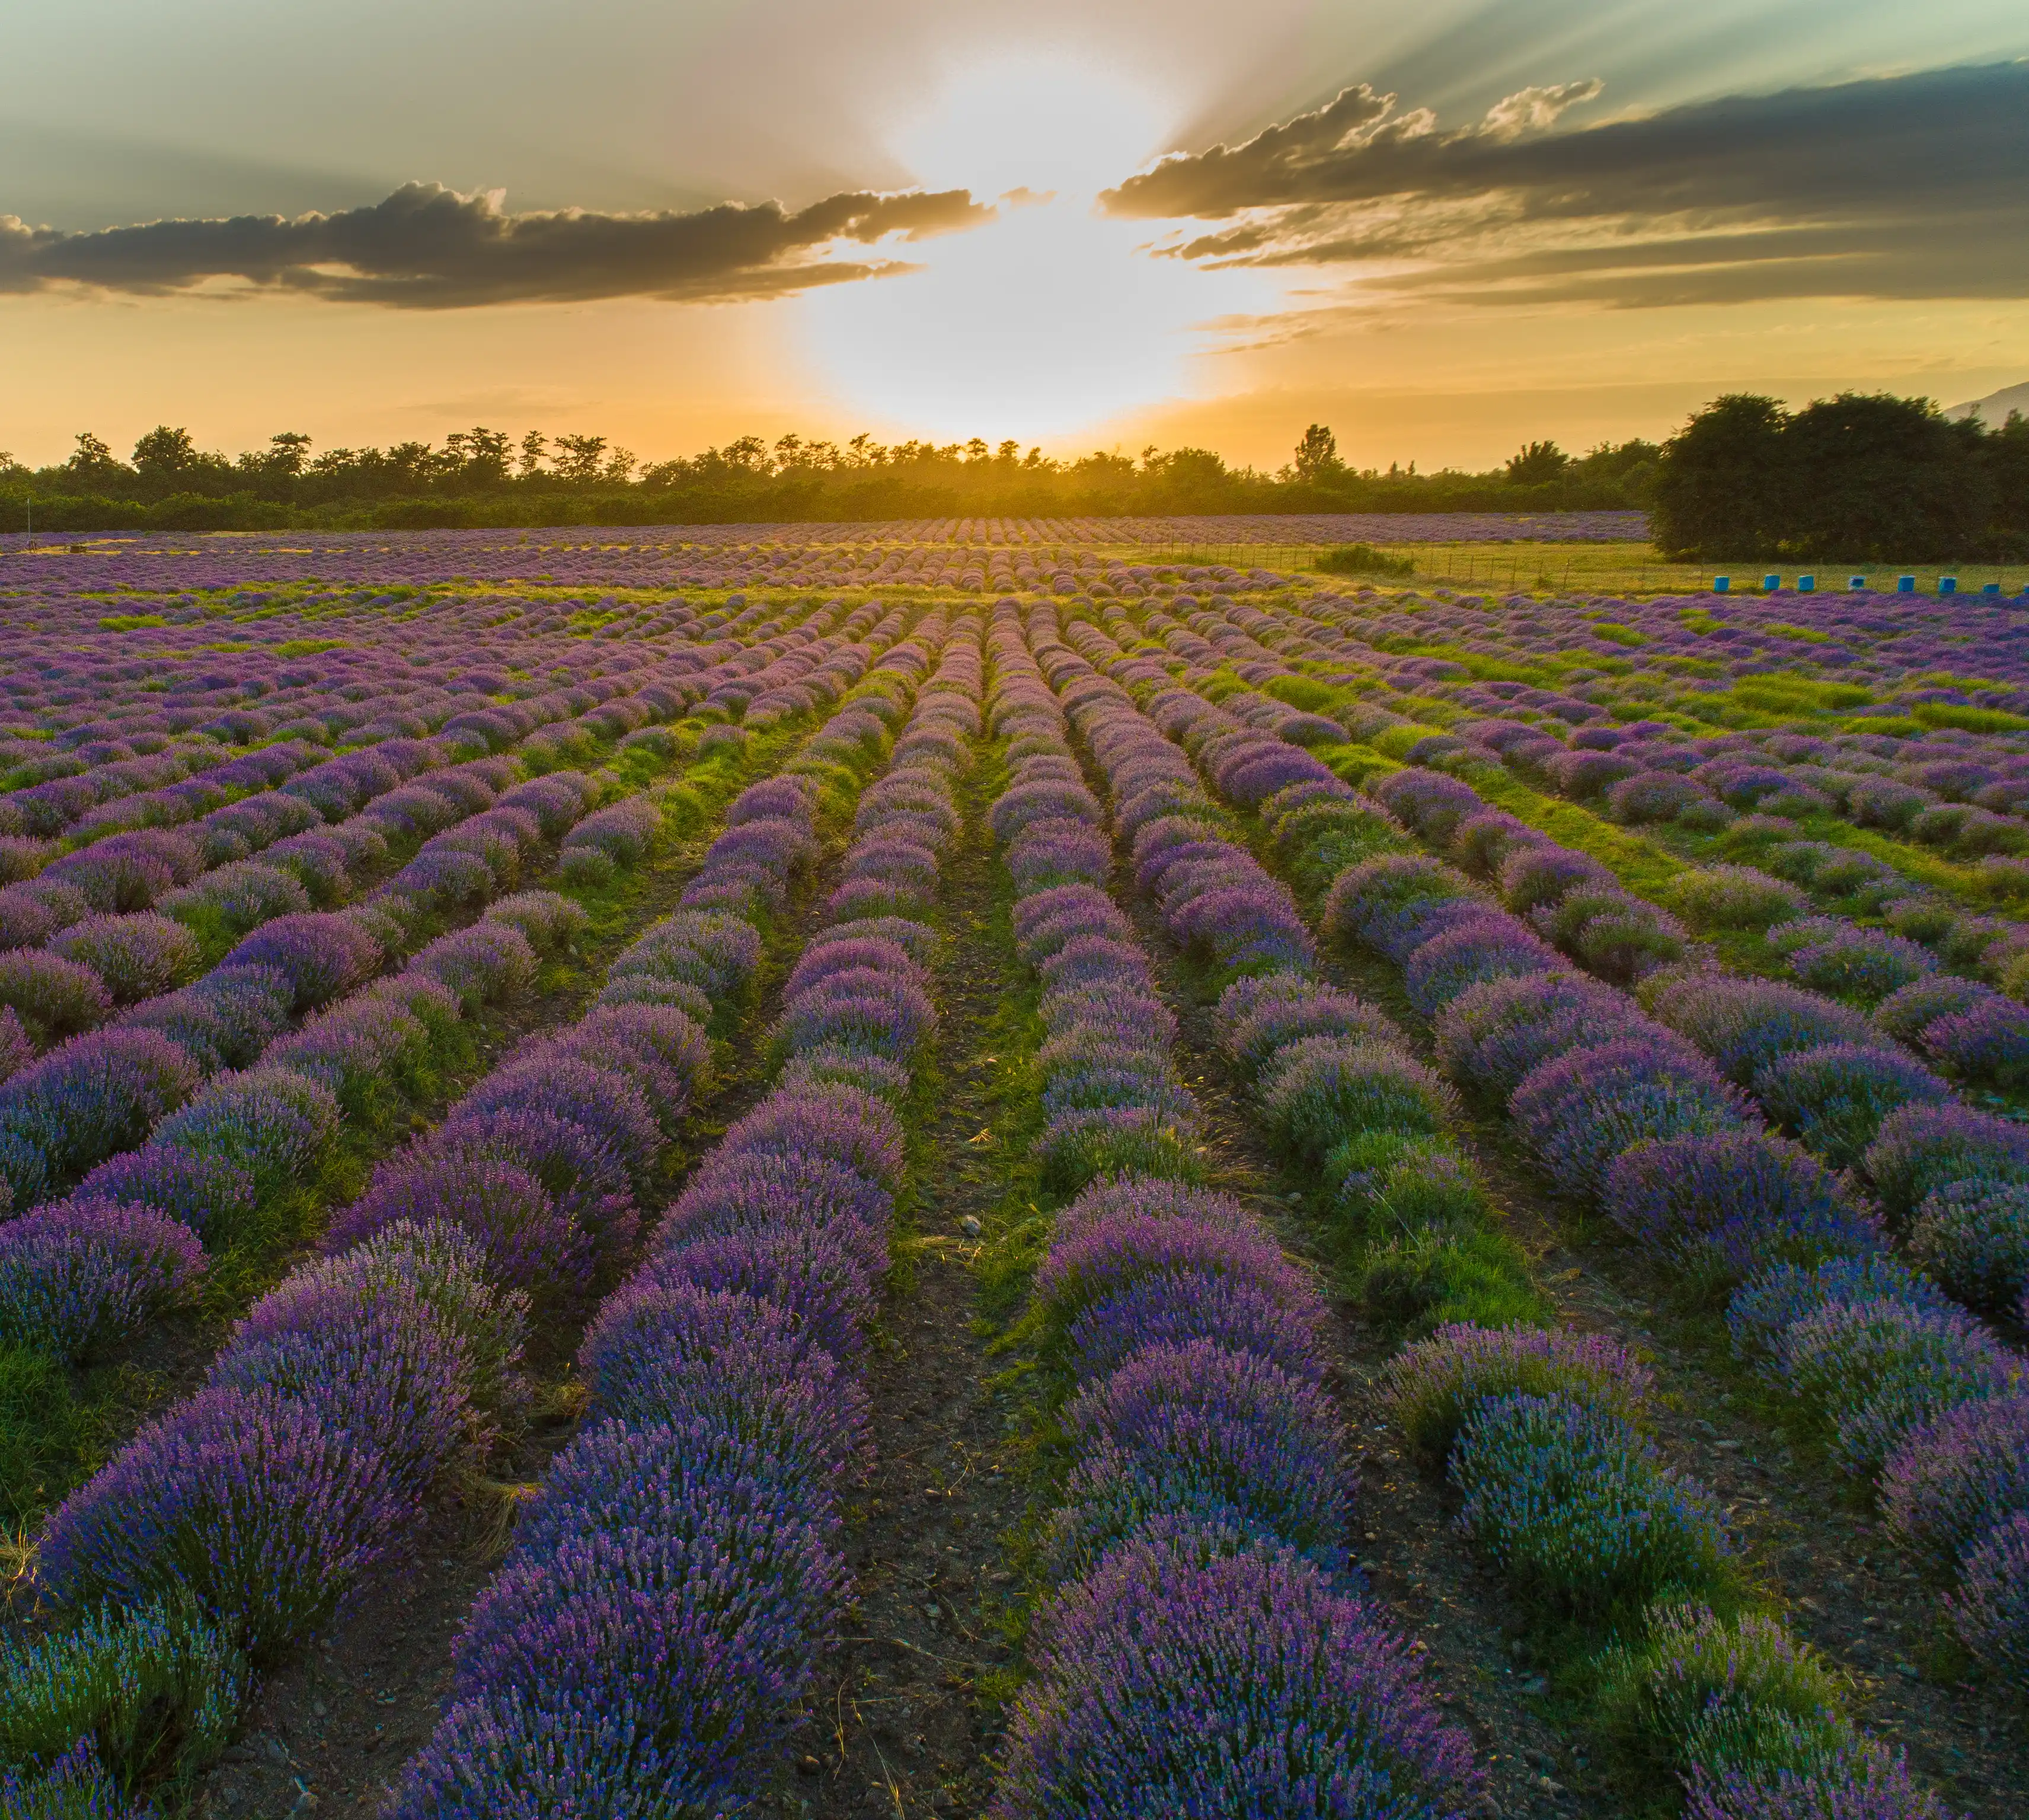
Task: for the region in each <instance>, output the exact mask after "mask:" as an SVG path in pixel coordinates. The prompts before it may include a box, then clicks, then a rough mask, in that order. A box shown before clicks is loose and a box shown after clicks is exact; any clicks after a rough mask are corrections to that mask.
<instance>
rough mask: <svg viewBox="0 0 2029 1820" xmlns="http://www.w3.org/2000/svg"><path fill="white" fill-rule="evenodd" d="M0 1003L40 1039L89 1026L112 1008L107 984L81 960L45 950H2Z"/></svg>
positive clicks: (50, 1040)
mask: <svg viewBox="0 0 2029 1820" xmlns="http://www.w3.org/2000/svg"><path fill="white" fill-rule="evenodd" d="M0 1005H4V1006H5V1007H6V1008H8V1009H9V1011H11V1012H13V1016H14V1017H15V1018H16V1020H17V1021H18V1022H19V1023H20V1024H21V1026H22V1027H24V1029H26V1030H27V1031H28V1034H30V1035H31V1036H32V1038H35V1040H36V1041H37V1042H42V1043H46V1042H54V1041H56V1040H57V1039H58V1038H62V1037H65V1036H69V1035H72V1034H76V1032H78V1031H86V1030H90V1029H91V1027H93V1026H94V1025H95V1024H99V1023H104V1022H105V1021H106V1019H107V1018H108V1017H109V1016H111V1015H112V1013H113V997H112V994H110V993H109V992H108V991H107V990H106V983H105V982H104V981H103V980H102V979H100V978H99V977H98V975H97V974H96V973H95V972H94V971H92V970H91V968H89V967H87V966H85V965H84V964H83V963H82V962H80V961H76V960H65V959H64V957H63V956H61V955H60V954H52V953H49V952H48V951H47V950H46V949H15V950H14V951H13V952H12V953H6V954H0Z"/></svg>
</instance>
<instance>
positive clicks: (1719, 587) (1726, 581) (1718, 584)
mask: <svg viewBox="0 0 2029 1820" xmlns="http://www.w3.org/2000/svg"><path fill="white" fill-rule="evenodd" d="M1712 592H1714V593H1715V594H1730V593H1731V592H1733V578H1732V577H1731V576H1730V575H1715V576H1714V577H1713V578H1712ZM2024 592H2029V589H2025V590H2024Z"/></svg>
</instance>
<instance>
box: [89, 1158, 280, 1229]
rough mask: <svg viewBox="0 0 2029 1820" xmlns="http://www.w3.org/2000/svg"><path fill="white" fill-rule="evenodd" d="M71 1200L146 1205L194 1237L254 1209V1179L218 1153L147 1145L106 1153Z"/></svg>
mask: <svg viewBox="0 0 2029 1820" xmlns="http://www.w3.org/2000/svg"><path fill="white" fill-rule="evenodd" d="M76 1198H78V1199H80V1200H91V1201H110V1202H117V1203H118V1204H119V1205H121V1206H123V1207H145V1208H148V1209H153V1210H154V1211H156V1212H158V1213H164V1214H166V1215H168V1216H169V1218H171V1219H172V1220H178V1221H180V1222H181V1223H182V1224H184V1225H185V1226H187V1227H188V1228H190V1229H191V1231H193V1232H195V1233H198V1234H199V1235H203V1234H205V1233H207V1232H215V1233H217V1234H220V1235H223V1234H228V1233H230V1232H232V1230H233V1228H234V1226H235V1224H236V1222H237V1221H239V1220H243V1219H244V1218H245V1217H246V1216H247V1215H248V1214H250V1213H252V1212H253V1211H254V1178H253V1177H252V1176H250V1174H248V1172H247V1171H246V1170H244V1169H243V1168H240V1167H239V1165H238V1164H235V1163H232V1162H230V1161H227V1160H226V1159H225V1158H224V1157H207V1156H199V1155H198V1154H196V1153H193V1152H191V1151H189V1150H179V1149H177V1148H176V1146H174V1145H172V1144H158V1143H147V1144H143V1146H141V1147H140V1148H139V1150H129V1151H128V1152H126V1153H124V1155H122V1156H117V1157H108V1158H107V1159H106V1161H104V1162H103V1163H101V1164H99V1165H98V1168H95V1169H94V1170H93V1171H92V1172H91V1174H89V1175H88V1176H86V1177H85V1179H84V1180H83V1183H80V1185H79V1187H78V1190H77V1197H76Z"/></svg>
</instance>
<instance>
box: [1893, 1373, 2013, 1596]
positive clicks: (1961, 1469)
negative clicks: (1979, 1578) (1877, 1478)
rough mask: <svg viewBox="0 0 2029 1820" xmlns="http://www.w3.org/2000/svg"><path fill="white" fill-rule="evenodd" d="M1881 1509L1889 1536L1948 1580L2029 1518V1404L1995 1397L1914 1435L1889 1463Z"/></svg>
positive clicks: (1966, 1406) (1965, 1406) (1963, 1408)
mask: <svg viewBox="0 0 2029 1820" xmlns="http://www.w3.org/2000/svg"><path fill="white" fill-rule="evenodd" d="M1880 1502H1881V1510H1882V1515H1883V1516H1884V1517H1886V1519H1887V1522H1888V1525H1889V1528H1890V1529H1891V1530H1892V1531H1893V1532H1894V1534H1895V1535H1896V1536H1897V1538H1898V1539H1899V1540H1901V1543H1902V1544H1903V1546H1904V1547H1906V1548H1908V1550H1909V1551H1911V1552H1912V1554H1915V1555H1916V1557H1917V1558H1919V1560H1920V1562H1921V1563H1922V1565H1923V1566H1924V1567H1925V1568H1926V1569H1927V1570H1928V1571H1929V1572H1930V1573H1931V1574H1933V1575H1934V1576H1935V1577H1938V1579H1941V1580H1949V1579H1951V1578H1953V1577H1955V1576H1956V1575H1957V1573H1958V1570H1959V1566H1960V1562H1961V1560H1962V1558H1964V1554H1965V1553H1966V1551H1967V1550H1968V1548H1970V1547H1972V1546H1973V1544H1974V1543H1977V1542H1978V1541H1979V1540H1980V1539H1981V1538H1982V1537H1983V1536H1985V1535H1986V1533H1987V1532H1989V1531H1990V1530H1991V1529H1993V1528H1994V1527H1995V1526H1996V1525H1998V1524H2000V1523H2001V1522H2002V1521H2005V1519H2006V1518H2008V1517H2011V1516H2012V1515H2013V1514H2015V1513H2016V1512H2017V1511H2023V1510H2029V1397H2024V1396H2022V1395H2013V1396H2005V1397H1992V1398H1984V1399H1983V1400H1980V1401H1978V1402H1971V1403H1966V1404H1962V1405H1961V1406H1960V1407H1958V1408H1957V1409H1953V1410H1947V1411H1946V1413H1944V1414H1943V1415H1942V1416H1940V1417H1938V1420H1937V1421H1934V1422H1932V1423H1931V1424H1928V1425H1927V1426H1926V1427H1923V1428H1916V1429H1913V1430H1912V1431H1911V1432H1910V1433H1909V1434H1908V1436H1906V1437H1905V1439H1904V1440H1903V1442H1902V1443H1901V1446H1899V1447H1897V1449H1896V1450H1895V1451H1894V1453H1893V1454H1890V1456H1889V1457H1888V1462H1887V1464H1886V1465H1885V1466H1884V1467H1883V1468H1882V1473H1881V1485H1880Z"/></svg>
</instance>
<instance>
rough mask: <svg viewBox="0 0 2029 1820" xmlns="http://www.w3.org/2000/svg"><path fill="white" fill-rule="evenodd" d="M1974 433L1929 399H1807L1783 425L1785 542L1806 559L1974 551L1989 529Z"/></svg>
mask: <svg viewBox="0 0 2029 1820" xmlns="http://www.w3.org/2000/svg"><path fill="white" fill-rule="evenodd" d="M1980 438H1981V429H1980V426H1979V425H1978V424H1976V423H1973V422H1970V421H1968V422H1962V423H1952V422H1947V421H1946V418H1944V417H1943V416H1942V414H1940V413H1939V411H1938V407H1936V405H1934V403H1931V400H1930V399H1927V398H1892V397H1890V396H1887V395H1886V394H1885V393H1881V394H1875V395H1871V396H1863V395H1862V394H1860V393H1857V392H1841V393H1840V394H1839V395H1838V397H1836V398H1830V399H1817V400H1816V401H1815V402H1814V403H1811V404H1809V405H1807V406H1806V407H1805V408H1804V409H1803V410H1800V411H1798V412H1797V414H1796V415H1795V416H1793V418H1790V421H1789V422H1788V423H1787V424H1786V425H1785V426H1784V429H1783V432H1782V457H1783V461H1782V465H1783V467H1784V469H1785V470H1786V473H1787V474H1788V476H1789V477H1790V485H1788V487H1787V488H1785V489H1784V491H1785V493H1786V500H1787V503H1788V507H1789V510H1788V511H1787V512H1786V514H1785V518H1784V522H1783V526H1782V530H1783V535H1782V544H1783V546H1784V548H1786V549H1787V550H1788V551H1790V552H1792V553H1793V554H1794V555H1798V556H1801V557H1803V558H1805V559H1807V560H1823V559H1839V560H1842V561H1843V560H1853V561H1860V562H1884V561H1885V562H1897V563H1943V562H1949V561H1951V560H1953V559H1954V558H1957V557H1962V556H1965V555H1969V554H1971V553H1972V551H1973V549H1974V548H1975V547H1976V546H1977V544H1979V541H1980V537H1981V533H1983V531H1985V529H1986V518H1987V496H1986V492H1987V490H1986V478H1985V476H1984V475H1983V474H1982V472H1981V470H1980V464H1979V454H1978V450H1979V441H1980Z"/></svg>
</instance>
